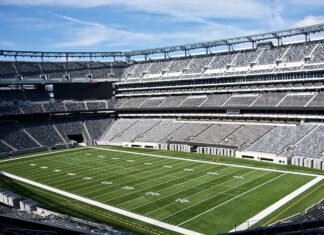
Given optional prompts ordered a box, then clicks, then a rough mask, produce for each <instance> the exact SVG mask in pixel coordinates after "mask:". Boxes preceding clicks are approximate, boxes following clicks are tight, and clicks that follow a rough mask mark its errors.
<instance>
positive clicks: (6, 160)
mask: <svg viewBox="0 0 324 235" xmlns="http://www.w3.org/2000/svg"><path fill="white" fill-rule="evenodd" d="M80 149H82V148H74V149H64V150H57V151H48V152H46V153H39V154H33V155H29V156H25V157H19V156H16V157H12V158H9V159H4V160H0V162H9V161H15V160H20V159H24V158H32V157H38V156H43V155H49V154H55V153H61V152H70V151H76V150H80Z"/></svg>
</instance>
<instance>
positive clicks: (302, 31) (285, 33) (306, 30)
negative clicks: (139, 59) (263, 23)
mask: <svg viewBox="0 0 324 235" xmlns="http://www.w3.org/2000/svg"><path fill="white" fill-rule="evenodd" d="M323 31H324V24H317V25H312V26H307V27H300V28H293V29H287V30H280V31H274V32H268V33H262V34H254V35H249V36H243V37H234V38H228V39H221V40H214V41H207V42H200V43H193V44H186V45H178V46H170V47H161V48H153V49H145V50H133V51H117V52H42V51H13V50H0V56H3V57H15V58H17V57H31V58H33V57H37V58H67V59H68V58H113V59H114V60H115V59H116V58H121V59H123V58H124V59H126V60H129V59H131V58H132V57H134V56H145V58H146V57H147V56H148V55H152V54H164V55H165V56H166V55H167V54H168V53H171V52H176V51H185V52H188V51H190V50H195V49H206V50H208V49H210V48H213V47H218V46H231V45H235V44H241V43H248V42H251V43H252V45H253V47H254V44H255V43H256V42H260V41H266V40H272V39H277V40H278V42H279V41H280V40H281V39H282V38H286V37H292V36H297V35H305V40H306V41H308V40H309V35H310V34H311V33H318V32H323Z"/></svg>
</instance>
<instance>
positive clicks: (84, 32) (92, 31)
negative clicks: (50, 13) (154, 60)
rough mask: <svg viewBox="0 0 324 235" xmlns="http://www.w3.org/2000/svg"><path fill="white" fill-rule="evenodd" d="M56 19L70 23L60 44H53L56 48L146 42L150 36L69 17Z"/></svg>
mask: <svg viewBox="0 0 324 235" xmlns="http://www.w3.org/2000/svg"><path fill="white" fill-rule="evenodd" d="M56 16H57V17H59V18H61V19H64V20H66V21H67V22H69V23H71V24H70V25H69V26H68V28H67V29H65V30H64V35H63V37H64V38H65V39H63V41H62V42H59V43H55V45H54V46H55V47H57V48H67V47H91V46H96V45H102V44H109V45H117V44H121V45H123V44H125V43H126V42H129V43H131V42H134V41H147V40H150V39H151V38H150V36H149V35H146V34H142V33H133V32H128V31H124V30H120V29H116V28H113V27H108V26H106V25H103V24H100V23H96V22H89V21H83V20H79V19H76V18H72V17H69V16H61V15H56Z"/></svg>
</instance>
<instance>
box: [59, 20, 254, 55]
mask: <svg viewBox="0 0 324 235" xmlns="http://www.w3.org/2000/svg"><path fill="white" fill-rule="evenodd" d="M55 16H56V17H59V18H60V19H63V20H65V21H67V22H68V23H69V24H68V28H65V29H64V30H63V32H64V34H63V35H62V37H61V38H63V39H62V41H61V42H56V43H54V46H55V47H56V48H76V47H84V48H87V47H93V46H100V47H101V48H114V47H122V48H124V49H134V48H140V49H143V48H149V47H158V46H161V45H163V46H170V45H176V44H184V43H192V42H200V41H209V40H214V39H221V38H228V37H234V36H240V35H246V34H251V33H257V31H246V30H242V29H240V28H238V27H235V26H230V25H222V24H207V25H203V26H200V27H198V26H197V27H194V28H190V29H189V30H184V31H177V32H160V33H140V32H131V31H126V30H122V29H120V28H114V27H108V26H106V25H103V24H100V23H96V22H89V21H83V20H79V19H76V18H72V17H69V16H62V15H55Z"/></svg>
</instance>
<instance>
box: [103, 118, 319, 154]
mask: <svg viewBox="0 0 324 235" xmlns="http://www.w3.org/2000/svg"><path fill="white" fill-rule="evenodd" d="M323 128H324V127H323V126H321V125H318V124H299V125H293V124H290V125H282V124H278V125H276V124H275V123H273V124H269V123H248V122H247V123H244V122H243V123H242V122H241V123H236V122H212V121H209V122H206V123H204V122H203V121H177V120H170V119H169V120H164V119H162V120H158V119H126V118H125V119H118V120H117V121H115V122H114V123H113V125H112V126H111V128H110V129H109V130H108V131H107V132H106V134H105V135H104V136H103V137H102V138H101V139H100V140H102V141H108V142H110V143H114V144H122V143H123V142H154V143H166V142H172V141H176V142H187V143H192V144H195V145H197V144H198V145H199V144H202V145H206V144H207V145H213V146H215V145H217V146H229V147H234V148H236V149H238V150H239V151H253V152H263V153H271V154H277V155H280V156H287V157H292V156H305V157H314V158H319V157H321V156H323V154H324V147H323V144H322V143H324V135H323V133H324V129H323Z"/></svg>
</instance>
